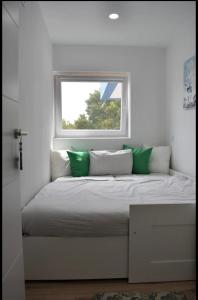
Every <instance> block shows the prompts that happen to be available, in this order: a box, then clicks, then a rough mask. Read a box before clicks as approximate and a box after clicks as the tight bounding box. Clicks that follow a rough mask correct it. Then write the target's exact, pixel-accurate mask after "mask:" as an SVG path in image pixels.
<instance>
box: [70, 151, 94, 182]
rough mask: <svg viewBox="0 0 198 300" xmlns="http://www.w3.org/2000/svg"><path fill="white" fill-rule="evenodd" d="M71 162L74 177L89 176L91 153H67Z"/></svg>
mask: <svg viewBox="0 0 198 300" xmlns="http://www.w3.org/2000/svg"><path fill="white" fill-rule="evenodd" d="M67 154H68V156H69V160H70V167H71V173H72V176H74V177H80V176H88V175H89V152H88V151H67Z"/></svg>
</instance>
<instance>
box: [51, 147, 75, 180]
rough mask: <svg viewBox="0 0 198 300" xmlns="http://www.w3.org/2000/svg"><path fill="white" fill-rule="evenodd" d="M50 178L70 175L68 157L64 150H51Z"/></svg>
mask: <svg viewBox="0 0 198 300" xmlns="http://www.w3.org/2000/svg"><path fill="white" fill-rule="evenodd" d="M51 175H52V180H55V179H57V178H58V177H62V176H69V175H71V170H70V162H69V157H68V155H67V151H66V150H56V151H51Z"/></svg>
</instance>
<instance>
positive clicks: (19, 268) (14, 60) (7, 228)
mask: <svg viewBox="0 0 198 300" xmlns="http://www.w3.org/2000/svg"><path fill="white" fill-rule="evenodd" d="M19 5H21V4H20V2H19V1H4V2H3V6H2V19H3V51H2V54H3V57H2V62H3V95H2V101H3V105H2V107H3V138H2V141H3V153H2V154H3V155H2V159H3V205H2V206H3V249H2V250H3V274H2V275H3V276H2V281H3V282H2V287H3V300H24V299H25V288H24V270H23V251H22V230H21V229H22V228H21V206H20V184H19V172H20V170H19V167H18V164H17V157H18V156H19V151H18V149H19V143H18V140H17V139H15V138H14V129H16V128H18V123H19V119H18V116H19V101H20V99H18V88H19V86H18V32H19V29H18V28H19V27H18V25H19V23H18V13H19Z"/></svg>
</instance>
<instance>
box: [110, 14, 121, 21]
mask: <svg viewBox="0 0 198 300" xmlns="http://www.w3.org/2000/svg"><path fill="white" fill-rule="evenodd" d="M118 18H119V14H115V13H113V14H109V19H111V20H117V19H118Z"/></svg>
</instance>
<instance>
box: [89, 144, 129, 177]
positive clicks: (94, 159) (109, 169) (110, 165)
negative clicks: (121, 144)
mask: <svg viewBox="0 0 198 300" xmlns="http://www.w3.org/2000/svg"><path fill="white" fill-rule="evenodd" d="M89 154H90V166H89V175H122V174H123V175H124V174H131V172H132V165H133V157H132V153H131V149H126V150H119V151H106V150H104V151H90V152H89Z"/></svg>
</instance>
